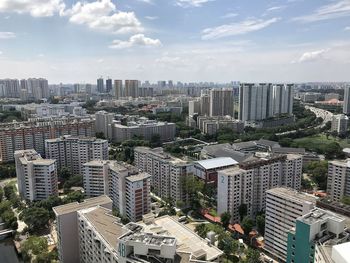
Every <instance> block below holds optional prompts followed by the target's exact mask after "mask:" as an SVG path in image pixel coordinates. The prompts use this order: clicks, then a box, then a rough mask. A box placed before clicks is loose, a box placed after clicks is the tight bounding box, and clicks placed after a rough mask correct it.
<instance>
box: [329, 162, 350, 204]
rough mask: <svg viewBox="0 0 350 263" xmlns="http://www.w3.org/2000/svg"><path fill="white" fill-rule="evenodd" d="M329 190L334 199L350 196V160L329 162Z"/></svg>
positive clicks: (339, 199)
mask: <svg viewBox="0 0 350 263" xmlns="http://www.w3.org/2000/svg"><path fill="white" fill-rule="evenodd" d="M327 192H328V194H329V197H330V198H331V199H332V200H333V201H341V199H342V198H343V197H344V196H350V160H346V161H342V160H335V161H330V162H329V163H328V177H327Z"/></svg>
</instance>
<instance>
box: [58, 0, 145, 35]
mask: <svg viewBox="0 0 350 263" xmlns="http://www.w3.org/2000/svg"><path fill="white" fill-rule="evenodd" d="M64 15H67V16H69V21H70V22H71V23H74V24H79V25H87V26H88V27H89V28H91V29H94V30H99V31H104V32H109V33H116V34H123V33H136V32H142V31H143V28H142V26H141V23H140V21H139V20H138V19H137V18H136V16H135V13H134V12H121V11H118V10H117V8H116V6H115V4H113V3H112V1H111V0H98V1H95V2H90V3H88V2H80V1H79V2H77V3H76V4H75V5H73V7H72V8H71V9H68V10H66V11H65V12H64Z"/></svg>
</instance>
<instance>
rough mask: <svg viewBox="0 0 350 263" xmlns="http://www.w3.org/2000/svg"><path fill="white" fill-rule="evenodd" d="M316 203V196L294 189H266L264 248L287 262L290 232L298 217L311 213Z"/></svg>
mask: <svg viewBox="0 0 350 263" xmlns="http://www.w3.org/2000/svg"><path fill="white" fill-rule="evenodd" d="M315 203H316V198H315V197H313V196H311V195H307V194H304V193H300V192H297V191H295V190H293V189H288V188H274V189H270V190H268V191H266V211H265V236H264V237H265V247H264V249H265V250H266V251H267V252H269V253H271V254H272V255H274V256H275V257H277V258H278V259H280V260H282V261H283V262H285V261H286V260H287V251H288V249H287V247H288V232H289V231H290V229H291V228H293V227H294V226H295V223H296V220H297V218H299V217H300V216H303V215H305V214H307V213H309V212H310V211H311V210H312V209H313V208H314V207H315ZM295 263H296V262H295ZM298 263H299V262H298Z"/></svg>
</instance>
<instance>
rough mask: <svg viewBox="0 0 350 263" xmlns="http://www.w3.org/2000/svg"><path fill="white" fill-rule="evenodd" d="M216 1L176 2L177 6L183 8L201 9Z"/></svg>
mask: <svg viewBox="0 0 350 263" xmlns="http://www.w3.org/2000/svg"><path fill="white" fill-rule="evenodd" d="M212 1H215V0H176V5H177V6H181V7H185V8H186V7H201V6H202V5H203V4H206V3H208V2H212Z"/></svg>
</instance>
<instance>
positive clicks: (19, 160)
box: [14, 150, 58, 201]
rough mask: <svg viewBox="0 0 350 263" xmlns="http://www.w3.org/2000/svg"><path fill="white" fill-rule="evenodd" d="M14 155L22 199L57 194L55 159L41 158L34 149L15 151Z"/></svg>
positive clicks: (41, 197) (35, 198) (39, 198)
mask: <svg viewBox="0 0 350 263" xmlns="http://www.w3.org/2000/svg"><path fill="white" fill-rule="evenodd" d="M14 156H15V163H16V174H17V182H18V192H19V194H20V196H21V198H22V199H25V200H30V201H38V200H44V199H46V198H48V197H49V196H51V195H58V187H57V167H56V161H55V160H50V159H43V158H41V156H40V154H38V153H37V152H36V151H35V150H22V151H16V152H15V154H14Z"/></svg>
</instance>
